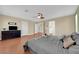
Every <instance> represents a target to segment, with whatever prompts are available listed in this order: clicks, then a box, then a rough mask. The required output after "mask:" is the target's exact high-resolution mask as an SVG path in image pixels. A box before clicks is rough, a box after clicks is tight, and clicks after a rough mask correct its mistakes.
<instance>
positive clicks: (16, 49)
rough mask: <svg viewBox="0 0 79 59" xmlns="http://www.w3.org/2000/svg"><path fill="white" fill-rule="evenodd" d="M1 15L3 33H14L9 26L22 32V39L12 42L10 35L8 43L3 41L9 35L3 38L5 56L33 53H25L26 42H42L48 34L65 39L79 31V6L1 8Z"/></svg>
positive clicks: (13, 39) (5, 6)
mask: <svg viewBox="0 0 79 59" xmlns="http://www.w3.org/2000/svg"><path fill="white" fill-rule="evenodd" d="M0 14H1V15H0V32H2V31H4V32H5V31H12V30H9V26H17V30H21V33H20V37H19V38H11V37H12V36H11V35H10V36H11V37H7V39H8V38H9V39H8V40H5V39H4V38H3V37H5V36H6V35H5V36H4V35H2V34H0V38H1V36H3V37H2V38H3V39H4V40H2V38H1V41H0V47H1V48H0V53H2V54H3V53H4V54H5V53H8V54H11V53H12V54H19V53H30V52H29V51H26V52H25V51H24V50H23V45H24V44H25V42H26V41H27V40H30V39H38V38H40V37H41V36H43V35H44V34H45V33H46V34H47V35H48V36H50V35H52V36H63V35H71V34H72V33H74V32H78V31H79V28H78V24H79V23H78V19H77V17H78V15H79V8H78V6H77V5H62V6H61V5H50V6H48V5H36V6H34V5H15V6H13V5H4V6H3V5H1V6H0ZM13 31H14V30H13ZM8 33H9V32H8ZM14 35H15V34H14ZM10 39H11V40H10ZM18 39H19V40H18ZM20 39H21V40H20ZM9 42H10V43H9ZM42 43H43V42H42ZM42 43H40V44H42ZM29 45H30V44H29ZM38 48H39V47H38ZM50 48H51V47H50ZM37 50H38V49H37ZM47 53H48V52H47ZM49 54H50V53H49Z"/></svg>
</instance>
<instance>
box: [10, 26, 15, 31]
mask: <svg viewBox="0 0 79 59" xmlns="http://www.w3.org/2000/svg"><path fill="white" fill-rule="evenodd" d="M9 30H17V26H9Z"/></svg>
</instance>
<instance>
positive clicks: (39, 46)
mask: <svg viewBox="0 0 79 59" xmlns="http://www.w3.org/2000/svg"><path fill="white" fill-rule="evenodd" d="M62 40H63V36H60V37H58V36H48V37H41V38H38V39H33V40H31V41H28V44H27V45H28V48H29V50H31V51H32V53H34V54H69V53H79V46H77V45H73V47H72V46H71V47H70V48H69V49H65V48H63V42H62ZM75 51H76V52H75Z"/></svg>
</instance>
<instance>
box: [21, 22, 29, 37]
mask: <svg viewBox="0 0 79 59" xmlns="http://www.w3.org/2000/svg"><path fill="white" fill-rule="evenodd" d="M21 26H22V27H21V35H22V36H24V35H28V23H27V22H26V21H22V22H21Z"/></svg>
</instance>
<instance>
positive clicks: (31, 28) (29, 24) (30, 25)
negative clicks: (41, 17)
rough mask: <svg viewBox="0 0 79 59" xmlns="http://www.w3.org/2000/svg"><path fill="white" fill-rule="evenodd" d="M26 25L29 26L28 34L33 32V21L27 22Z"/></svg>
mask: <svg viewBox="0 0 79 59" xmlns="http://www.w3.org/2000/svg"><path fill="white" fill-rule="evenodd" d="M28 27H29V28H28V33H29V35H30V34H33V33H35V23H34V22H29V23H28Z"/></svg>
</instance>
